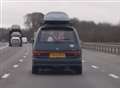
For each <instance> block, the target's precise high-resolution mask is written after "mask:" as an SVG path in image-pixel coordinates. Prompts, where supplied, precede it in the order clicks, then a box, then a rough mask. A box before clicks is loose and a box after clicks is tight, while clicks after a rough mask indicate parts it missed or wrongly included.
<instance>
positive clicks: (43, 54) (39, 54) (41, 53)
mask: <svg viewBox="0 0 120 88" xmlns="http://www.w3.org/2000/svg"><path fill="white" fill-rule="evenodd" d="M32 54H33V56H34V57H47V56H48V51H37V50H33V51H32Z"/></svg>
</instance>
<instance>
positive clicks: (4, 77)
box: [1, 73, 10, 79]
mask: <svg viewBox="0 0 120 88" xmlns="http://www.w3.org/2000/svg"><path fill="white" fill-rule="evenodd" d="M9 76H10V73H6V74H4V75H3V76H1V78H2V79H6V78H8V77H9Z"/></svg>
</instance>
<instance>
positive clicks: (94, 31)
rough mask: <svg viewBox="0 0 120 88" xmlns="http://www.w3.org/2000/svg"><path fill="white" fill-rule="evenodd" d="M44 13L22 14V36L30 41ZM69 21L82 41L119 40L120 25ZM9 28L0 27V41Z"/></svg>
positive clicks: (73, 19)
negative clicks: (23, 25) (23, 27)
mask: <svg viewBox="0 0 120 88" xmlns="http://www.w3.org/2000/svg"><path fill="white" fill-rule="evenodd" d="M43 18H44V14H43V13H39V12H34V13H28V14H26V15H25V16H24V19H25V22H24V24H25V26H26V28H27V29H24V30H22V33H23V36H26V37H27V38H28V40H29V41H32V39H33V36H34V32H35V31H37V30H38V28H39V27H40V26H41V25H43V22H44V20H43ZM70 23H71V25H72V26H73V27H75V28H76V30H77V31H78V34H79V36H80V39H81V40H82V41H84V42H120V25H112V24H109V23H95V22H94V21H82V20H79V19H78V18H72V19H71V20H70ZM8 33H9V30H8V29H7V28H0V41H8V37H9V36H8Z"/></svg>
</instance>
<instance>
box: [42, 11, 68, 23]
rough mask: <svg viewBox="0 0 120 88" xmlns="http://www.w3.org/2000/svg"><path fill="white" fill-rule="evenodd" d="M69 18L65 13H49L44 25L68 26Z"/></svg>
mask: <svg viewBox="0 0 120 88" xmlns="http://www.w3.org/2000/svg"><path fill="white" fill-rule="evenodd" d="M69 22H70V18H69V16H68V15H67V14H66V13H64V12H49V13H47V15H45V17H44V24H68V23H69Z"/></svg>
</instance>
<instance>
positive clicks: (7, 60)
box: [0, 47, 27, 75]
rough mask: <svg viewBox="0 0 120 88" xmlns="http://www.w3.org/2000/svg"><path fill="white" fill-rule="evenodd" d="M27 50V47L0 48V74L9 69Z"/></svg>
mask: <svg viewBox="0 0 120 88" xmlns="http://www.w3.org/2000/svg"><path fill="white" fill-rule="evenodd" d="M25 51H27V48H21V47H7V48H4V49H2V50H0V75H2V74H3V73H5V72H6V71H9V69H10V68H11V66H12V65H13V64H14V63H18V59H20V58H22V55H23V54H24V53H25Z"/></svg>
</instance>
